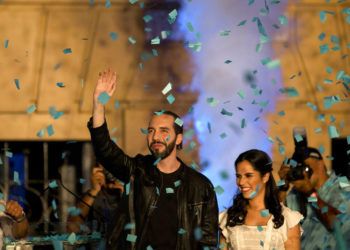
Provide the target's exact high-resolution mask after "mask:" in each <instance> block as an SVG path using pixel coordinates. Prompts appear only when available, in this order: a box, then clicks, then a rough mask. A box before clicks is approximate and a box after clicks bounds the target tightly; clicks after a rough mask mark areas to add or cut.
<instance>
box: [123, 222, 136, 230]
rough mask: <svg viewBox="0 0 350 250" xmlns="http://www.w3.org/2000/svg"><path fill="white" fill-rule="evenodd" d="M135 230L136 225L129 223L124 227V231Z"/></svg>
mask: <svg viewBox="0 0 350 250" xmlns="http://www.w3.org/2000/svg"><path fill="white" fill-rule="evenodd" d="M131 229H135V223H128V224H126V225H125V226H124V230H131Z"/></svg>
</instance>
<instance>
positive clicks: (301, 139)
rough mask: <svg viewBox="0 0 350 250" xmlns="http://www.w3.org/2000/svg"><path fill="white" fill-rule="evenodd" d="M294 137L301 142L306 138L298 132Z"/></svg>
mask: <svg viewBox="0 0 350 250" xmlns="http://www.w3.org/2000/svg"><path fill="white" fill-rule="evenodd" d="M294 138H295V140H296V141H297V142H301V141H303V140H304V139H303V137H302V136H301V135H300V134H296V135H295V136H294Z"/></svg>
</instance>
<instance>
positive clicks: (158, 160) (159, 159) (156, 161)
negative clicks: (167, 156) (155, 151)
mask: <svg viewBox="0 0 350 250" xmlns="http://www.w3.org/2000/svg"><path fill="white" fill-rule="evenodd" d="M161 160H162V158H161V157H159V158H158V159H157V160H155V162H153V166H156V165H157V164H158V163H159V162H160V161H161Z"/></svg>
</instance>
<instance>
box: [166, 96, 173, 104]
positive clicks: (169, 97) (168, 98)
mask: <svg viewBox="0 0 350 250" xmlns="http://www.w3.org/2000/svg"><path fill="white" fill-rule="evenodd" d="M166 99H167V101H168V103H169V104H173V103H174V102H175V97H174V96H173V95H172V94H170V95H168V96H167V97H166Z"/></svg>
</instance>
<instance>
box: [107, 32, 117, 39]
mask: <svg viewBox="0 0 350 250" xmlns="http://www.w3.org/2000/svg"><path fill="white" fill-rule="evenodd" d="M109 37H110V38H111V39H112V41H115V40H117V39H118V34H117V33H116V32H109Z"/></svg>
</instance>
